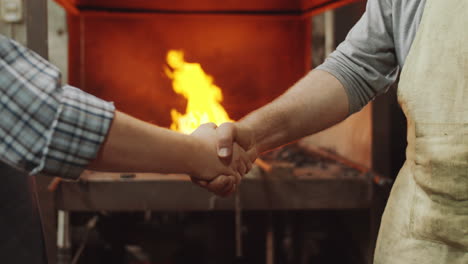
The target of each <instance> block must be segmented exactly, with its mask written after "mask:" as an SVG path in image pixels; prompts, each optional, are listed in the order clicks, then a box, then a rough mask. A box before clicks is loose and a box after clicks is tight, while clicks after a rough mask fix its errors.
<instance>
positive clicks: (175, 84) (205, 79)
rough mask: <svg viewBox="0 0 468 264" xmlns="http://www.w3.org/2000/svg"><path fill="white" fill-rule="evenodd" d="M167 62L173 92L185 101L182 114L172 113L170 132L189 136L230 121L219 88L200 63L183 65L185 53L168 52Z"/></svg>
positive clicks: (184, 63) (174, 111) (172, 111)
mask: <svg viewBox="0 0 468 264" xmlns="http://www.w3.org/2000/svg"><path fill="white" fill-rule="evenodd" d="M166 59H167V64H168V65H169V67H170V68H169V67H166V68H165V71H166V74H167V76H168V77H169V78H170V79H172V88H173V89H174V91H175V92H176V93H178V94H181V95H183V96H184V97H185V98H186V99H187V107H186V109H185V114H182V113H179V112H178V111H177V110H175V109H172V110H171V117H172V124H171V129H172V130H176V131H179V132H182V133H185V134H190V133H192V132H193V131H194V130H195V129H197V128H198V126H200V125H201V124H204V123H209V122H213V123H215V124H217V125H219V124H221V123H224V122H229V121H232V120H231V119H230V118H229V115H228V114H227V112H226V110H224V108H223V107H222V106H221V102H222V101H223V94H222V92H221V88H219V87H218V86H216V85H215V84H214V83H213V77H211V76H210V75H207V74H206V73H205V71H204V70H203V69H202V67H201V65H200V64H199V63H189V62H186V61H185V60H184V53H183V52H182V51H177V50H171V51H169V52H168V54H167V58H166Z"/></svg>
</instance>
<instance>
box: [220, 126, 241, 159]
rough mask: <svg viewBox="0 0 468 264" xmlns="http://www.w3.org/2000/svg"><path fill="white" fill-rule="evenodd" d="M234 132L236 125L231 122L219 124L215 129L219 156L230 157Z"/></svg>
mask: <svg viewBox="0 0 468 264" xmlns="http://www.w3.org/2000/svg"><path fill="white" fill-rule="evenodd" d="M235 134H236V127H235V126H234V124H233V123H224V124H221V125H220V126H219V127H218V128H217V129H216V136H217V141H218V144H217V145H218V156H219V157H220V158H229V157H231V155H232V148H233V143H234V140H235Z"/></svg>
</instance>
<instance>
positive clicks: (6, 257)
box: [0, 162, 47, 264]
mask: <svg viewBox="0 0 468 264" xmlns="http://www.w3.org/2000/svg"><path fill="white" fill-rule="evenodd" d="M0 262H1V263H5V264H6V263H8V264H16V263H18V264H46V263H47V261H46V257H45V244H44V240H43V234H42V226H41V218H40V215H39V209H38V203H37V195H36V191H35V178H34V177H32V176H28V175H27V174H26V173H24V172H21V171H18V170H16V169H14V168H12V167H10V166H8V165H6V164H4V163H3V162H0Z"/></svg>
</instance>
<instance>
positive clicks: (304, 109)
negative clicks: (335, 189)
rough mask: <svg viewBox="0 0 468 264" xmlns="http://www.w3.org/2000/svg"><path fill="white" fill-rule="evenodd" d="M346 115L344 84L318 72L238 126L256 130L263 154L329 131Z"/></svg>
mask: <svg viewBox="0 0 468 264" xmlns="http://www.w3.org/2000/svg"><path fill="white" fill-rule="evenodd" d="M347 115H348V97H347V94H346V91H345V89H344V87H343V85H342V84H341V83H340V82H339V81H338V80H337V79H336V78H335V77H334V76H333V75H331V74H329V73H327V72H325V71H318V70H316V71H313V72H311V73H309V74H308V75H307V76H306V77H304V78H303V79H302V80H301V81H299V82H298V83H296V84H295V85H294V86H293V87H292V88H291V89H289V90H288V91H287V92H286V93H284V94H283V95H282V96H280V97H279V98H277V99H276V100H274V101H273V102H272V103H270V104H268V105H266V106H264V107H262V108H260V109H258V110H256V111H254V112H252V113H250V114H249V115H247V116H246V117H245V118H243V119H242V120H241V121H240V122H239V123H238V125H239V126H240V127H245V128H248V129H251V130H252V131H253V133H254V134H255V141H256V144H257V151H258V152H259V153H261V152H264V151H267V150H270V149H273V148H276V147H279V146H281V145H284V144H286V143H289V142H292V141H295V140H298V139H300V138H302V137H304V136H307V135H311V134H313V133H316V132H318V131H321V130H323V129H326V128H328V127H330V126H332V125H334V124H336V123H338V122H340V121H342V120H343V119H345V118H346V117H347Z"/></svg>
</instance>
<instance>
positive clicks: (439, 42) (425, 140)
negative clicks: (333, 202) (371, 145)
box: [374, 0, 468, 264]
mask: <svg viewBox="0 0 468 264" xmlns="http://www.w3.org/2000/svg"><path fill="white" fill-rule="evenodd" d="M398 98H399V101H400V104H401V106H402V108H403V110H404V111H405V114H406V117H407V119H408V148H407V153H406V155H407V160H406V162H405V165H404V166H403V168H402V169H401V171H400V174H399V175H398V177H397V180H396V182H395V185H394V187H393V190H392V193H391V195H390V199H389V202H388V204H387V207H386V208H385V213H384V216H383V218H382V225H381V228H380V233H379V239H378V242H377V248H376V252H375V260H374V263H375V264H416V263H417V264H462V263H463V264H468V0H427V3H426V7H425V10H424V15H423V18H422V21H421V24H420V27H419V30H418V33H417V35H416V39H415V41H414V43H413V46H412V48H411V51H410V54H409V55H408V58H407V60H406V64H405V67H404V69H403V72H402V75H401V79H400V85H399V90H398Z"/></svg>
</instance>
